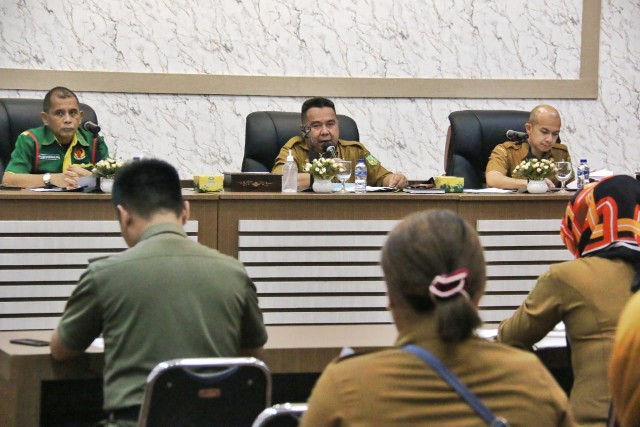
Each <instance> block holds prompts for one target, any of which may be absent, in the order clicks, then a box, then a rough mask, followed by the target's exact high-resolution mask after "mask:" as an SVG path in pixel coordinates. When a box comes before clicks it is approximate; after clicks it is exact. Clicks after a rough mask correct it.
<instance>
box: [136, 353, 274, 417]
mask: <svg viewBox="0 0 640 427" xmlns="http://www.w3.org/2000/svg"><path fill="white" fill-rule="evenodd" d="M270 404H271V375H270V373H269V369H268V368H267V366H266V365H265V364H264V363H263V362H262V361H260V360H258V359H255V358H250V357H246V358H244V357H238V358H201V359H175V360H170V361H167V362H162V363H160V364H159V365H158V366H156V367H155V368H154V370H153V371H152V372H151V374H149V377H148V378H147V386H146V389H145V397H144V401H143V403H142V408H141V411H140V419H139V422H138V425H139V426H140V427H177V426H189V427H196V426H218V425H220V426H227V425H229V426H250V425H251V424H252V422H253V420H255V418H256V417H257V416H258V414H260V412H261V411H262V410H263V409H265V408H266V407H268V406H269V405H270Z"/></svg>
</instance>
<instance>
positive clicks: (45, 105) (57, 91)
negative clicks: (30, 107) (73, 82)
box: [42, 86, 80, 113]
mask: <svg viewBox="0 0 640 427" xmlns="http://www.w3.org/2000/svg"><path fill="white" fill-rule="evenodd" d="M53 96H55V97H56V98H62V99H65V98H75V99H76V102H77V103H78V106H79V105H80V101H79V100H78V97H77V96H76V94H75V93H73V91H72V90H71V89H67V88H66V87H62V86H56V87H54V88H53V89H51V90H50V91H49V92H47V94H46V95H45V96H44V101H43V102H42V111H44V112H45V113H48V112H49V109H50V108H51V98H52V97H53Z"/></svg>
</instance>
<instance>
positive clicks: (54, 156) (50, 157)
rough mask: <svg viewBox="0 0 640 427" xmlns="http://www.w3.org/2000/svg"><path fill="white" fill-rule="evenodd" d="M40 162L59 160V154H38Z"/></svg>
mask: <svg viewBox="0 0 640 427" xmlns="http://www.w3.org/2000/svg"><path fill="white" fill-rule="evenodd" d="M38 158H39V159H40V160H60V154H42V153H41V154H40V155H39V156H38Z"/></svg>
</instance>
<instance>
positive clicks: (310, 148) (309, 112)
mask: <svg viewBox="0 0 640 427" xmlns="http://www.w3.org/2000/svg"><path fill="white" fill-rule="evenodd" d="M301 118H302V126H301V130H302V134H303V135H302V136H294V137H293V138H291V139H290V140H289V141H287V143H286V144H285V145H284V146H283V147H282V149H280V153H279V154H278V157H277V158H276V162H275V164H274V166H273V170H272V172H273V173H279V174H281V173H282V166H283V165H284V163H285V162H286V161H287V156H288V155H289V150H291V155H292V156H293V158H294V160H295V162H296V165H297V166H298V172H299V173H298V188H299V189H305V188H309V187H310V186H311V184H312V181H311V174H309V173H307V172H302V170H303V168H304V165H305V164H306V163H307V162H309V161H310V160H313V159H316V158H318V157H320V155H321V154H322V153H323V152H324V151H323V148H322V146H323V144H325V143H327V142H329V143H331V144H333V146H334V147H335V148H336V151H337V156H338V158H340V159H343V160H349V161H350V162H351V171H352V172H351V177H350V178H349V181H348V182H353V181H354V179H355V177H354V175H355V174H354V173H353V170H354V168H355V165H356V163H357V161H358V159H364V162H365V164H366V165H367V185H370V186H377V187H396V188H404V187H405V186H406V185H407V178H406V177H405V176H404V175H402V174H398V173H392V172H390V171H388V170H387V169H385V168H384V167H383V166H382V165H381V164H380V161H379V160H378V159H376V158H375V157H374V156H373V155H372V154H371V153H370V152H369V150H367V149H366V148H365V146H364V145H363V144H361V143H360V142H358V141H345V140H343V139H339V138H340V125H339V123H338V117H337V116H336V109H335V105H334V103H333V101H331V100H329V99H327V98H311V99H308V100H306V101H305V102H304V103H303V104H302V117H301Z"/></svg>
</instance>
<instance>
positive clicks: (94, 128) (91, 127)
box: [82, 122, 100, 135]
mask: <svg viewBox="0 0 640 427" xmlns="http://www.w3.org/2000/svg"><path fill="white" fill-rule="evenodd" d="M82 127H83V128H84V130H88V131H89V132H91V133H92V134H94V135H97V134H98V133H100V126H98V125H97V124H95V123H93V122H84V125H83V126H82Z"/></svg>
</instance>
